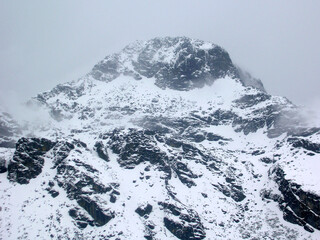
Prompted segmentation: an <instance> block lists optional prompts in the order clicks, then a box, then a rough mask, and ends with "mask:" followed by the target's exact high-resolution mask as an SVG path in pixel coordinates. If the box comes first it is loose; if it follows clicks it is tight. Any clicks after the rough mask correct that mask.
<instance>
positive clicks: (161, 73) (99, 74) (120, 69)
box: [90, 37, 264, 91]
mask: <svg viewBox="0 0 320 240" xmlns="http://www.w3.org/2000/svg"><path fill="white" fill-rule="evenodd" d="M204 44H205V42H203V41H200V40H192V39H190V38H187V37H175V38H171V37H166V38H154V39H151V40H149V41H147V42H145V43H143V44H142V43H140V44H132V45H129V46H127V47H126V48H124V49H123V52H124V53H125V54H126V56H127V57H129V59H127V63H129V64H131V65H132V66H133V69H129V68H127V67H125V65H126V64H124V62H123V60H122V58H121V53H118V54H113V55H110V56H107V57H106V58H105V59H104V60H103V61H101V62H100V63H98V64H97V65H95V66H94V67H93V69H92V72H91V73H90V74H91V76H93V77H94V78H95V79H97V80H101V81H112V80H114V79H116V78H117V77H118V76H119V75H120V74H124V75H126V76H132V77H133V78H134V79H136V80H140V79H141V76H144V77H147V78H151V77H155V78H156V85H157V86H158V87H160V88H163V89H165V88H171V89H175V90H180V91H181V90H183V91H185V90H190V89H194V88H200V87H203V86H204V85H206V84H208V85H210V84H212V83H213V82H214V80H216V79H218V78H223V77H225V76H230V77H232V78H238V79H239V80H240V81H241V82H242V83H243V84H244V85H245V86H252V87H255V88H258V89H261V90H263V91H264V88H263V85H262V83H261V81H260V80H258V79H254V78H252V77H251V76H250V75H249V74H248V73H245V72H243V71H242V70H241V69H239V68H238V67H236V66H235V65H234V64H233V63H232V61H231V59H230V56H229V54H228V53H227V52H226V51H225V50H224V49H222V48H221V47H219V46H217V45H214V44H210V47H202V46H203V45H204ZM208 46H209V45H208ZM170 48H173V50H172V51H173V52H166V51H168V49H170ZM163 51H164V52H165V53H163ZM158 55H160V56H158ZM171 55H172V56H171ZM134 56H135V57H134ZM156 56H158V57H156ZM173 56H175V57H173ZM168 57H169V58H170V59H169V60H168V59H167V60H165V59H166V58H168Z"/></svg>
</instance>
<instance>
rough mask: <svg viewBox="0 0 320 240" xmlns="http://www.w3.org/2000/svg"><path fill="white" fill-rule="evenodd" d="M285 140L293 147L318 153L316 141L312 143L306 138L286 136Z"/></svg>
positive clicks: (318, 146) (318, 145)
mask: <svg viewBox="0 0 320 240" xmlns="http://www.w3.org/2000/svg"><path fill="white" fill-rule="evenodd" d="M287 141H288V142H289V143H291V144H292V146H293V147H295V148H304V149H306V150H309V151H312V152H314V153H320V144H318V143H312V142H310V141H308V140H306V139H303V138H296V137H292V138H288V140H287Z"/></svg>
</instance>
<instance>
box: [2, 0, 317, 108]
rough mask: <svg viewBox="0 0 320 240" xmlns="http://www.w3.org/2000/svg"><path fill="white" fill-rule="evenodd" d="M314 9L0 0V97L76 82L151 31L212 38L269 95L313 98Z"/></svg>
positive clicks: (190, 0)
mask: <svg viewBox="0 0 320 240" xmlns="http://www.w3.org/2000/svg"><path fill="white" fill-rule="evenodd" d="M319 13H320V1H317V0H314V1H311V0H310V1H307V0H305V1H301V0H299V1H296V0H287V1H284V0H282V1H278V0H268V1H256V0H252V1H248V0H246V1H238V0H234V1H228V0H223V1H222V0H221V1H214V0H199V1H195V0H161V1H155V0H154V1H150V0H134V1H133V0H125V1H124V0H123V1H121V0H119V1H107V0H90V1H89V0H72V1H71V0H70V1H68V0H63V1H62V0H55V1H43V0H28V1H26V0H15V1H12V0H0V32H1V35H0V83H1V88H0V102H1V104H4V105H8V104H9V103H12V102H15V101H22V100H25V99H27V98H29V97H31V96H34V95H36V94H37V93H39V92H41V91H46V90H49V89H51V88H52V87H54V86H55V85H56V84H58V83H61V82H66V81H70V80H73V79H77V78H79V77H81V76H83V75H84V74H85V73H87V72H89V71H90V69H91V68H92V67H93V65H94V64H95V63H97V62H98V61H99V60H101V59H103V58H104V57H105V56H106V55H108V54H111V53H113V52H115V51H119V50H120V49H122V48H123V47H124V46H125V45H127V44H128V43H130V42H132V41H135V40H148V39H150V38H153V37H157V36H187V37H191V38H197V39H201V40H206V41H211V42H214V43H216V44H218V45H220V46H222V47H223V48H224V49H226V50H227V51H228V52H229V54H230V56H231V58H232V60H233V62H235V63H236V64H238V65H239V66H240V67H243V68H244V69H246V70H247V71H249V72H250V73H251V74H252V75H253V76H254V77H257V78H260V79H261V80H262V81H263V83H264V85H265V88H266V89H267V91H268V92H269V93H271V94H274V95H282V96H286V97H288V98H289V99H290V100H292V101H293V102H294V103H297V104H307V105H308V104H311V103H312V102H313V103H315V102H320V94H319V92H320V81H319V80H320V79H319V78H320V27H319V26H320V14H319Z"/></svg>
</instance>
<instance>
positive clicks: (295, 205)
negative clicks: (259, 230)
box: [271, 167, 320, 231]
mask: <svg viewBox="0 0 320 240" xmlns="http://www.w3.org/2000/svg"><path fill="white" fill-rule="evenodd" d="M271 174H272V175H273V176H274V180H275V181H276V182H277V183H278V185H279V190H280V191H281V193H282V198H278V199H277V201H278V202H279V204H280V208H281V209H282V211H283V214H284V215H283V218H284V219H285V220H287V221H288V222H291V223H295V224H298V225H301V226H304V228H305V229H306V230H307V231H314V230H313V229H312V228H311V227H310V226H312V227H314V228H316V229H318V230H320V197H319V196H317V195H315V194H312V193H309V192H305V191H303V190H302V189H301V186H300V185H298V184H296V183H294V182H291V181H289V180H287V179H286V178H285V173H284V172H283V170H282V169H281V168H280V167H276V168H274V169H273V171H272V172H271Z"/></svg>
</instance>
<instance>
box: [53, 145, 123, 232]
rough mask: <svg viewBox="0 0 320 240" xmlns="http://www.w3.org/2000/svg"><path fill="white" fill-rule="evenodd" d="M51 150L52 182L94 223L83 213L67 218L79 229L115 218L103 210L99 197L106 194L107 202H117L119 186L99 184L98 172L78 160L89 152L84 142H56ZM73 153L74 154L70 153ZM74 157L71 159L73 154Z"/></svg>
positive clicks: (106, 210)
mask: <svg viewBox="0 0 320 240" xmlns="http://www.w3.org/2000/svg"><path fill="white" fill-rule="evenodd" d="M53 150H54V155H55V156H56V157H55V159H56V161H55V167H56V169H57V175H56V176H55V178H54V180H55V181H56V182H57V183H58V186H59V187H61V188H63V189H64V190H65V191H66V193H67V197H68V198H69V199H72V200H73V199H74V200H76V201H77V203H78V205H79V206H80V207H81V208H82V209H84V210H85V211H86V212H87V213H88V214H89V215H90V216H91V217H92V219H93V220H89V219H88V218H87V217H85V216H84V215H83V214H82V215H81V214H80V213H77V211H76V212H72V213H74V214H71V215H70V212H69V215H70V216H71V217H73V218H74V219H75V220H76V223H77V226H78V227H79V228H85V227H86V226H87V225H88V224H89V225H94V226H103V225H105V224H106V223H107V222H109V221H110V220H111V219H112V218H114V213H113V212H112V211H110V209H104V208H102V206H101V203H100V201H98V199H99V195H100V194H106V193H107V194H109V196H110V202H113V203H114V202H115V201H116V199H117V198H116V195H119V194H120V193H119V192H118V191H117V188H118V187H119V185H118V184H116V183H110V184H108V185H105V184H103V183H101V182H100V181H99V180H98V179H97V177H96V176H95V174H96V173H97V172H98V170H97V169H95V168H93V167H92V166H90V165H89V164H86V163H84V162H82V161H80V160H78V157H77V154H81V153H82V152H85V151H88V150H87V146H86V144H85V143H83V142H81V141H78V140H74V141H72V142H71V143H69V142H59V143H58V144H57V145H56V146H55V148H54V149H53ZM72 151H73V152H72ZM72 153H73V154H75V155H74V156H73V155H72Z"/></svg>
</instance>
